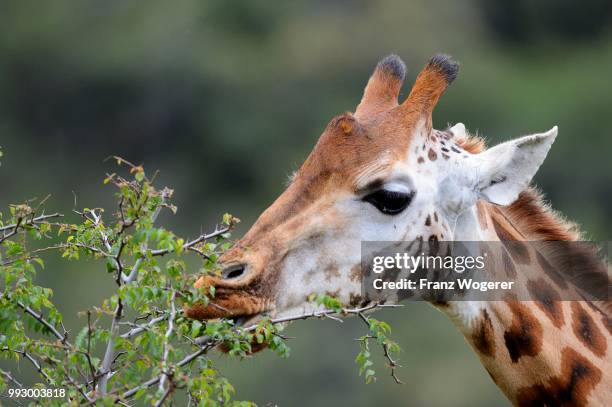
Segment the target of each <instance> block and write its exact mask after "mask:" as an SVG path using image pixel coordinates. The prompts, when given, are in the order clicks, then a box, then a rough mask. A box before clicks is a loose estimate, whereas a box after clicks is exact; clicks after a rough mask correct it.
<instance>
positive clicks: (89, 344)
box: [85, 310, 98, 389]
mask: <svg viewBox="0 0 612 407" xmlns="http://www.w3.org/2000/svg"><path fill="white" fill-rule="evenodd" d="M91 331H92V329H91V311H90V310H87V353H85V357H86V358H87V364H88V365H89V371H90V372H91V380H92V382H93V388H94V389H95V388H96V384H97V381H98V379H97V377H96V368H95V367H94V365H93V362H92V360H91V356H90V355H91Z"/></svg>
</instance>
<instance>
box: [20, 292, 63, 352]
mask: <svg viewBox="0 0 612 407" xmlns="http://www.w3.org/2000/svg"><path fill="white" fill-rule="evenodd" d="M17 305H18V306H19V308H21V309H23V310H24V311H25V312H27V313H28V314H30V315H31V316H32V317H34V319H36V320H37V321H38V322H40V323H41V324H43V325H44V326H45V327H46V328H47V329H49V331H51V333H52V334H53V335H54V336H55V337H56V338H57V339H59V340H60V341H61V342H62V343H63V344H64V345H67V346H69V347H70V348H72V345H71V344H70V343H69V342H68V335H67V332H64V334H63V335H62V334H61V333H60V332H59V331H58V330H57V329H56V328H55V327H54V326H53V325H52V324H51V323H50V322H49V321H47V320H46V319H45V318H44V317H43V316H42V313H40V314H39V313H38V312H36V311H34V310H33V309H32V308H30V307H29V306H26V305H24V304H23V303H22V302H21V301H17Z"/></svg>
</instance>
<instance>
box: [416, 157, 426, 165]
mask: <svg viewBox="0 0 612 407" xmlns="http://www.w3.org/2000/svg"><path fill="white" fill-rule="evenodd" d="M417 162H418V163H419V164H423V163H424V162H425V159H424V158H423V157H419V158H417Z"/></svg>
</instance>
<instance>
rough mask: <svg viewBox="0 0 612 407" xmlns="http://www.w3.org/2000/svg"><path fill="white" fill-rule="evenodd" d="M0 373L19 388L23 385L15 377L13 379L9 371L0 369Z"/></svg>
mask: <svg viewBox="0 0 612 407" xmlns="http://www.w3.org/2000/svg"><path fill="white" fill-rule="evenodd" d="M0 375H2V376H4V377H5V378H6V380H7V381H9V382H12V383H15V385H16V386H17V387H19V388H22V387H23V384H21V383H19V382H18V381H17V379H15V378H14V377H13V376H11V373H10V372H7V371H6V370H3V369H0Z"/></svg>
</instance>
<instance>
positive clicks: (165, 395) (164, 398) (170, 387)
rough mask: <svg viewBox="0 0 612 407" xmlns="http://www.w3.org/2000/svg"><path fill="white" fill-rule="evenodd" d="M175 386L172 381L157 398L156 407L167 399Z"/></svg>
mask: <svg viewBox="0 0 612 407" xmlns="http://www.w3.org/2000/svg"><path fill="white" fill-rule="evenodd" d="M162 380H163V378H162ZM160 384H161V381H160ZM173 387H174V386H172V383H170V386H168V388H167V389H166V391H165V392H164V395H163V396H162V397H161V398H160V399H159V400H157V402H156V403H155V407H160V406H161V405H162V404H164V401H166V399H167V398H168V396H169V395H170V393H172V390H174V389H173Z"/></svg>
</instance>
